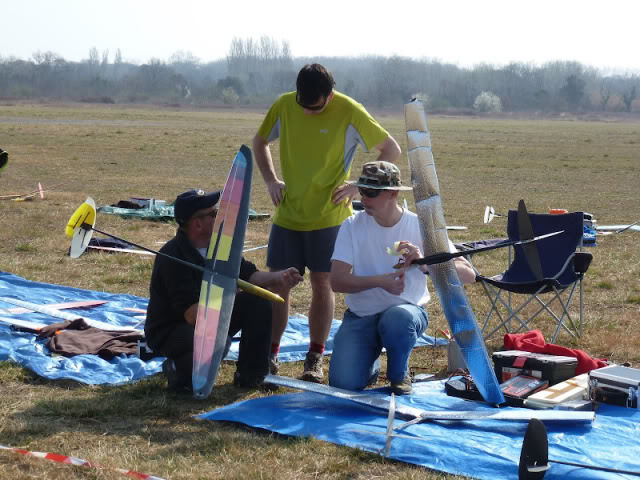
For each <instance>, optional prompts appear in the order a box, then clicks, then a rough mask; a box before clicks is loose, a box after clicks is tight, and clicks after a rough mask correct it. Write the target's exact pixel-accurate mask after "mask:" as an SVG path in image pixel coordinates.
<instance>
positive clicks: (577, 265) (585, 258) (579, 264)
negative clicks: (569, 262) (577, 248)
mask: <svg viewBox="0 0 640 480" xmlns="http://www.w3.org/2000/svg"><path fill="white" fill-rule="evenodd" d="M591 260H593V255H591V254H590V253H589V252H576V253H575V256H574V257H573V268H574V270H575V272H576V273H580V274H584V273H586V271H587V270H588V269H589V265H591Z"/></svg>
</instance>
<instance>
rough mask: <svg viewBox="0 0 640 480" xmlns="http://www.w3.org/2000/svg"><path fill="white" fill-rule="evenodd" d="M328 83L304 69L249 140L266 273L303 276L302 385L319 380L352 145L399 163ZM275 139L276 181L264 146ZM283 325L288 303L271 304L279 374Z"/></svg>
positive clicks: (391, 147)
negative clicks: (265, 205) (262, 189)
mask: <svg viewBox="0 0 640 480" xmlns="http://www.w3.org/2000/svg"><path fill="white" fill-rule="evenodd" d="M334 86H335V82H334V80H333V76H332V75H331V73H329V71H328V70H327V69H326V68H325V67H323V66H322V65H320V64H317V63H314V64H310V65H305V66H304V67H302V70H300V72H299V73H298V78H297V80H296V91H295V92H289V93H285V94H283V95H282V96H280V98H278V100H276V101H275V103H274V104H273V105H272V106H271V108H270V109H269V112H268V113H267V115H266V117H265V119H264V121H263V122H262V125H261V126H260V129H259V130H258V133H257V134H256V136H255V137H254V139H253V152H254V155H255V160H256V163H257V165H258V167H259V168H260V172H261V173H262V177H263V178H264V181H265V183H266V185H267V189H268V190H269V195H270V196H271V201H272V202H273V204H274V205H275V206H276V207H277V208H276V213H275V216H274V218H273V225H272V227H271V234H270V237H269V248H268V250H267V266H268V267H269V269H270V270H271V271H279V270H284V269H286V268H289V267H296V268H297V269H298V271H299V272H300V274H301V275H304V271H305V268H308V269H309V270H310V272H311V273H310V278H311V292H312V295H311V307H310V310H309V331H310V345H309V352H308V353H307V356H306V360H305V362H304V371H303V374H302V377H301V378H302V379H303V380H307V381H312V382H317V383H322V382H323V381H324V374H323V370H322V354H323V352H324V346H325V342H326V341H327V337H328V336H329V331H330V329H331V322H332V320H333V316H334V309H335V297H334V293H333V290H331V285H330V283H329V272H330V271H331V255H332V254H333V246H334V243H335V239H336V236H337V235H338V230H339V229H340V225H341V224H342V221H343V220H344V219H345V218H347V217H349V216H350V215H351V214H352V213H353V211H352V209H351V200H352V199H353V197H354V196H355V195H356V194H358V189H357V188H356V187H354V186H353V185H349V184H347V183H345V182H346V181H347V180H348V179H349V174H350V172H351V162H352V160H353V157H354V155H355V151H356V148H357V146H358V145H361V146H362V148H363V149H364V151H365V152H368V151H370V150H371V149H372V148H375V149H377V150H378V151H379V152H380V154H379V156H378V158H377V159H378V160H385V161H388V162H393V163H395V161H396V160H397V159H398V158H399V156H400V153H401V151H400V147H399V146H398V143H397V142H396V141H395V140H394V138H393V137H392V136H391V135H389V133H388V132H387V131H386V130H385V129H384V128H382V127H381V126H380V125H379V124H378V122H376V121H375V119H374V118H373V117H372V116H371V115H369V113H368V112H367V111H366V110H365V109H364V107H363V106H362V105H361V104H359V103H357V102H356V101H355V100H353V99H352V98H349V97H348V96H346V95H343V94H342V93H340V92H337V91H335V90H334V89H333V87H334ZM278 138H279V139H280V169H281V171H282V180H281V179H279V178H278V177H277V175H276V172H275V169H274V167H273V160H272V158H271V151H270V150H269V143H271V142H273V141H275V140H276V139H278ZM288 319H289V296H288V295H287V297H286V298H285V303H284V304H279V305H273V323H272V337H271V341H272V345H271V355H270V357H269V365H270V371H271V373H277V371H278V359H277V355H278V351H279V349H280V339H281V338H282V334H283V333H284V330H285V328H286V326H287V321H288Z"/></svg>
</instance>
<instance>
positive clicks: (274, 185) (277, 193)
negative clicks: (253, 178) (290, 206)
mask: <svg viewBox="0 0 640 480" xmlns="http://www.w3.org/2000/svg"><path fill="white" fill-rule="evenodd" d="M286 188H287V187H286V185H285V184H284V182H283V181H280V180H278V179H276V180H274V181H273V182H271V183H269V184H267V190H269V196H270V197H271V201H272V202H273V204H274V205H275V206H276V207H277V206H278V205H280V204H281V203H282V195H283V193H282V192H283V191H284V190H285V189H286Z"/></svg>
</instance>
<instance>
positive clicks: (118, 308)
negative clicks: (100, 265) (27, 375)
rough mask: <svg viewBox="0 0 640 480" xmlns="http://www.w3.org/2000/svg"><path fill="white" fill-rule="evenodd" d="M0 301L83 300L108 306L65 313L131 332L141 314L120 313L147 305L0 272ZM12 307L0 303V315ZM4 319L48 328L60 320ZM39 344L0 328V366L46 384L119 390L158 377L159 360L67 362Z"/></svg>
mask: <svg viewBox="0 0 640 480" xmlns="http://www.w3.org/2000/svg"><path fill="white" fill-rule="evenodd" d="M0 297H11V298H14V299H18V300H23V301H27V302H31V303H37V304H47V303H65V302H76V301H84V300H106V301H107V303H105V304H103V305H99V306H97V307H93V308H89V309H74V310H66V312H67V313H74V314H77V315H79V316H85V317H89V318H91V319H92V320H99V321H102V322H105V323H109V324H112V325H120V326H133V325H136V324H137V323H139V321H140V320H139V319H136V318H135V316H138V315H140V313H136V312H130V311H127V310H124V308H127V307H129V308H139V309H144V310H146V308H147V303H148V300H147V299H146V298H141V297H136V296H134V295H125V294H113V293H106V292H96V291H92V290H83V289H79V288H72V287H65V286H62V285H52V284H49V283H40V282H32V281H29V280H25V279H24V278H21V277H18V276H16V275H12V274H10V273H5V272H0ZM13 307H15V306H14V305H11V304H9V303H6V302H2V301H0V309H2V310H7V309H10V308H13ZM2 316H3V317H9V318H16V319H20V320H28V321H33V322H39V323H45V324H53V323H58V322H60V321H61V320H60V319H57V318H54V317H50V316H48V315H44V314H40V313H36V312H31V313H23V314H19V315H2ZM44 344H45V340H40V339H38V338H37V337H36V335H34V334H32V333H23V332H16V331H14V330H11V328H10V327H9V326H7V325H4V324H0V360H9V359H10V360H13V361H14V362H16V363H18V364H20V365H22V366H23V367H26V368H28V369H29V370H32V371H33V372H35V373H36V374H37V375H40V376H42V377H45V378H49V379H62V378H64V379H71V380H76V381H78V382H81V383H86V384H91V385H100V384H121V383H126V382H130V381H133V380H139V379H140V378H143V377H145V376H149V375H154V374H156V373H158V372H160V371H161V369H162V361H163V360H164V358H162V357H158V358H154V359H152V360H149V361H143V360H140V359H139V358H137V357H135V356H128V357H127V356H124V355H121V356H118V357H115V358H113V359H112V360H109V361H107V360H103V359H101V358H100V357H98V356H97V355H76V356H74V357H71V358H65V357H62V356H52V355H51V353H50V352H49V350H48V349H47V348H46V347H45V346H44Z"/></svg>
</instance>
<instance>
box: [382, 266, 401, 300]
mask: <svg viewBox="0 0 640 480" xmlns="http://www.w3.org/2000/svg"><path fill="white" fill-rule="evenodd" d="M379 287H380V288H382V289H384V290H386V291H387V292H389V293H390V294H392V295H400V294H401V293H402V292H403V291H404V270H400V271H397V272H393V273H387V274H386V275H381V276H380V285H379Z"/></svg>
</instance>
